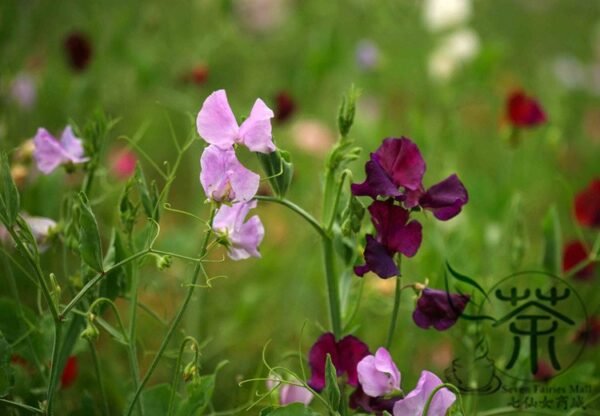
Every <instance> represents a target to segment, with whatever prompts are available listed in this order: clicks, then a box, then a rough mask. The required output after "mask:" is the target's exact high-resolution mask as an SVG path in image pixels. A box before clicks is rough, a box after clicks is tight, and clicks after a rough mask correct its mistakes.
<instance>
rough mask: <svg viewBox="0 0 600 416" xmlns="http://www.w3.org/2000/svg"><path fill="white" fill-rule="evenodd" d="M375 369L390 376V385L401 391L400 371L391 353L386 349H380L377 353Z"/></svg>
mask: <svg viewBox="0 0 600 416" xmlns="http://www.w3.org/2000/svg"><path fill="white" fill-rule="evenodd" d="M374 364H375V368H376V369H377V371H381V372H383V373H386V374H389V378H390V385H391V387H392V388H393V389H395V390H400V371H399V370H398V367H396V363H394V360H393V359H392V356H391V355H390V352H389V351H388V350H386V349H385V348H379V349H377V351H376V352H375V362H374Z"/></svg>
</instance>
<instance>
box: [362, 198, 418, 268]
mask: <svg viewBox="0 0 600 416" xmlns="http://www.w3.org/2000/svg"><path fill="white" fill-rule="evenodd" d="M369 213H370V214H371V220H372V221H373V225H374V226H375V229H376V231H377V240H378V241H379V242H381V244H382V245H383V246H384V247H385V248H386V249H387V251H388V252H390V253H402V254H404V255H405V256H408V257H412V256H414V255H415V254H416V253H417V250H418V249H419V247H420V245H421V224H419V223H418V222H417V221H411V222H409V223H408V224H407V223H406V222H407V221H408V218H409V215H410V213H409V212H408V211H407V210H405V209H404V208H402V207H401V206H399V205H394V203H393V202H392V201H375V202H373V203H372V204H371V205H370V206H369ZM368 263H369V262H368V261H367V264H368Z"/></svg>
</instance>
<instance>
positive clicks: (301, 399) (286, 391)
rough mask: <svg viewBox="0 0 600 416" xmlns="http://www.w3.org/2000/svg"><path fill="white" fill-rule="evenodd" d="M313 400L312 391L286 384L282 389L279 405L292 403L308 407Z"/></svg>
mask: <svg viewBox="0 0 600 416" xmlns="http://www.w3.org/2000/svg"><path fill="white" fill-rule="evenodd" d="M312 399H313V394H312V393H311V391H310V390H308V389H307V388H305V387H302V386H294V385H291V384H286V385H284V386H282V387H281V390H280V393H279V404H281V405H282V406H285V405H286V404H290V403H303V404H304V405H306V406H308V404H309V403H310V402H311V400H312Z"/></svg>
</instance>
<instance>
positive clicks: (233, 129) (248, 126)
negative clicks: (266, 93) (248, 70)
mask: <svg viewBox="0 0 600 416" xmlns="http://www.w3.org/2000/svg"><path fill="white" fill-rule="evenodd" d="M273 116H274V114H273V111H272V110H271V109H270V108H269V107H267V105H266V104H265V103H264V102H263V101H262V100H261V99H260V98H259V99H257V100H256V102H255V103H254V106H253V107H252V110H251V111H250V116H248V118H247V119H246V120H245V121H244V122H243V123H242V125H241V126H238V124H237V121H236V120H235V116H234V115H233V111H231V107H230V106H229V102H228V101H227V94H226V93H225V90H218V91H215V92H213V93H212V94H211V95H209V96H208V98H207V99H206V100H205V101H204V103H203V104H202V108H201V109H200V112H199V113H198V117H197V119H196V126H197V128H198V134H200V137H202V138H203V139H204V140H206V141H207V142H208V143H209V144H213V145H216V146H219V147H220V148H221V149H228V148H230V147H232V146H233V145H234V144H243V145H245V146H246V147H247V148H248V149H250V150H251V151H253V152H260V153H271V152H273V151H275V145H274V144H273V135H272V133H271V119H272V118H273Z"/></svg>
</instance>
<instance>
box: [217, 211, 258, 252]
mask: <svg viewBox="0 0 600 416" xmlns="http://www.w3.org/2000/svg"><path fill="white" fill-rule="evenodd" d="M252 208H256V201H252V202H240V203H237V204H233V205H231V206H228V205H221V207H220V208H219V210H218V211H217V213H216V214H215V218H214V220H213V225H212V228H213V230H214V231H215V232H216V233H217V234H218V235H219V236H220V237H221V238H222V240H223V242H224V244H225V246H226V247H227V252H228V255H229V257H230V258H231V259H233V260H243V259H247V258H248V257H260V252H259V251H258V246H259V245H260V243H261V241H262V239H263V237H264V235H265V229H264V227H263V225H262V222H261V221H260V218H258V215H255V216H253V217H252V218H250V219H249V220H248V221H246V222H244V220H245V218H246V215H248V212H249V211H250V210H251V209H252Z"/></svg>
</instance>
